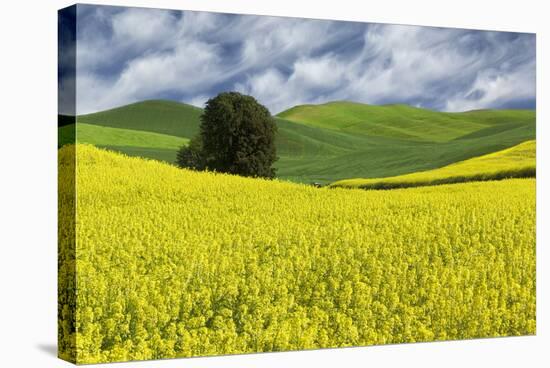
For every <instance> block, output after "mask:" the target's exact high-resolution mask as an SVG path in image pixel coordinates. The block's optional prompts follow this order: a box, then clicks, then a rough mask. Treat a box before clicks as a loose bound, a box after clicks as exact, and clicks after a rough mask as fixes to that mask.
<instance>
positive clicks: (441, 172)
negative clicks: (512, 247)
mask: <svg viewBox="0 0 550 368" xmlns="http://www.w3.org/2000/svg"><path fill="white" fill-rule="evenodd" d="M535 175H536V142H535V141H527V142H523V143H520V144H518V145H517V146H514V147H511V148H508V149H505V150H502V151H498V152H493V153H490V154H487V155H482V156H478V157H474V158H472V159H469V160H465V161H460V162H456V163H454V164H451V165H448V166H445V167H442V168H439V169H434V170H428V171H422V172H415V173H412V174H407V175H400V176H395V177H389V178H381V179H346V180H341V181H337V182H335V183H333V184H331V185H330V187H332V188H358V189H391V188H408V187H419V186H427V185H439V184H449V183H461V182H470V181H486V180H500V179H507V178H525V177H534V176H535Z"/></svg>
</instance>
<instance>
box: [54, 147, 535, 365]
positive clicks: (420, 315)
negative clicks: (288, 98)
mask: <svg viewBox="0 0 550 368" xmlns="http://www.w3.org/2000/svg"><path fill="white" fill-rule="evenodd" d="M76 151H77V168H76V171H77V179H76V185H77V193H78V195H77V200H76V205H77V206H76V208H77V209H76V211H77V221H76V237H77V239H76V242H77V247H76V255H75V257H76V270H77V274H76V279H75V281H76V289H77V294H76V300H75V301H72V300H73V299H74V298H73V299H72V298H71V294H70V293H71V292H72V289H71V288H72V285H73V283H72V281H71V280H70V277H73V276H74V275H72V276H71V273H70V270H71V269H72V267H73V266H74V261H72V260H71V259H72V258H73V257H72V256H71V254H72V252H71V244H72V241H71V239H70V236H71V232H70V231H68V232H60V252H61V254H60V259H61V263H60V278H61V279H60V284H62V285H67V287H66V288H61V289H60V298H59V300H60V305H59V308H60V330H59V333H60V345H59V349H60V354H61V355H65V356H70V355H71V352H70V348H71V346H74V345H76V347H77V352H76V356H75V357H74V360H76V362H78V363H99V362H107V361H122V360H141V359H156V358H171V357H184V356H185V357H187V356H198V355H214V354H234V353H246V352H262V351H280V350H294V349H312V348H326V347H342V346H354V345H371V344H388V343H404V342H415V341H433V340H444V339H465V338H474V337H489V336H509V335H524V334H534V333H535V325H536V323H535V320H536V316H535V309H536V308H535V306H536V305H535V286H536V285H535V180H533V179H510V180H503V181H498V182H476V183H466V184H454V185H442V186H437V187H423V188H413V189H396V190H391V191H357V190H345V189H317V188H313V187H309V186H305V185H299V184H293V183H288V182H279V181H267V180H260V179H249V178H241V177H236V176H230V175H221V174H214V173H197V172H193V171H187V170H181V169H178V168H175V167H172V166H169V165H167V164H163V163H160V162H156V161H147V160H144V159H140V158H130V157H126V156H123V155H121V154H116V153H112V152H108V151H104V150H101V149H98V148H94V147H93V146H88V145H78V146H77V147H76ZM73 152H74V148H72V147H71V146H65V147H63V148H62V149H60V152H59V154H60V165H61V166H60V173H61V185H60V190H61V192H60V198H66V197H67V196H69V197H70V192H71V188H72V184H71V181H70V175H71V174H70V164H69V163H70V159H69V156H70V155H71V154H72V153H73ZM64 165H65V167H64ZM64 175H66V176H67V177H65V178H63V176H64ZM64 179H66V180H64ZM63 183H67V184H63ZM66 202H67V203H70V201H66ZM71 213H72V212H71V210H70V208H63V206H62V207H61V208H60V221H61V222H62V223H70V221H71V220H70V218H69V216H70V214H71ZM70 303H76V315H75V316H74V317H73V316H72V314H71V313H70V310H71V309H70V308H71V307H74V305H68V304H70ZM73 318H74V320H73Z"/></svg>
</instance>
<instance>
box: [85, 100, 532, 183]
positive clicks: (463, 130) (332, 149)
mask: <svg viewBox="0 0 550 368" xmlns="http://www.w3.org/2000/svg"><path fill="white" fill-rule="evenodd" d="M200 113H201V109H199V108H196V107H193V106H189V105H186V104H181V103H177V102H171V101H159V100H155V101H144V102H140V103H136V104H132V105H128V106H123V107H120V108H116V109H112V110H108V111H103V112H99V113H95V114H90V115H83V116H79V117H78V122H79V123H86V124H90V125H99V126H106V127H112V128H119V129H132V130H139V131H143V132H154V133H160V134H165V135H175V136H176V137H178V138H183V137H185V138H191V137H193V136H194V135H195V134H196V133H197V132H198V130H199V124H200V121H199V116H200ZM288 119H293V120H294V121H289V120H288ZM276 120H277V125H278V127H279V133H278V137H277V152H278V156H279V157H280V159H279V161H277V162H276V167H277V168H278V176H279V177H280V178H282V179H287V180H292V181H297V182H305V183H310V182H313V181H316V182H321V183H330V182H334V181H337V180H341V179H347V178H354V177H362V178H376V177H388V176H396V175H402V174H406V173H411V172H415V171H422V170H429V169H434V168H438V167H442V166H445V165H448V164H451V163H453V162H456V161H462V160H465V159H468V158H472V157H475V156H479V155H483V154H487V153H490V152H494V151H498V150H502V149H505V148H508V147H511V146H513V145H516V144H518V143H521V142H523V141H526V140H529V139H534V138H535V115H534V112H532V111H521V110H517V111H472V112H467V113H439V112H434V111H430V110H424V109H417V108H413V107H410V106H404V105H391V106H390V105H388V106H369V105H363V104H356V103H349V102H333V103H328V104H324V105H315V106H313V105H304V106H297V107H294V108H292V109H290V110H287V111H285V112H283V113H281V114H279V115H278V117H276ZM96 144H97V145H99V146H101V147H109V148H113V149H115V150H119V151H122V152H124V153H127V154H130V155H136V156H144V157H148V158H155V159H160V160H164V161H168V162H173V161H174V158H175V156H176V148H173V147H172V146H165V147H149V146H141V145H110V144H106V143H105V142H102V141H101V140H99V141H97V140H96Z"/></svg>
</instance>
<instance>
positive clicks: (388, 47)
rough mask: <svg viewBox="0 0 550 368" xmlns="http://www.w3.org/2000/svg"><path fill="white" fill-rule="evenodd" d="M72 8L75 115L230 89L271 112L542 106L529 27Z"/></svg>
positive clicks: (193, 100)
mask: <svg viewBox="0 0 550 368" xmlns="http://www.w3.org/2000/svg"><path fill="white" fill-rule="evenodd" d="M77 15H78V18H77V19H78V22H77V28H76V29H77V36H76V37H77V51H76V59H77V78H76V79H77V96H78V100H77V113H78V114H83V113H89V112H94V111H99V110H104V109H107V108H111V107H115V106H120V105H124V104H128V103H132V102H136V101H140V100H145V99H159V98H162V99H171V100H175V101H181V102H186V103H190V104H193V105H196V106H203V104H204V103H205V102H206V100H208V99H209V98H210V97H213V96H215V95H216V94H217V93H219V92H222V91H229V90H236V91H239V92H242V93H245V94H250V95H253V96H254V97H255V98H256V99H258V100H259V101H260V102H261V103H263V104H264V105H266V106H267V107H268V108H269V109H270V111H271V112H272V113H273V114H276V113H278V112H280V111H283V110H285V109H287V108H290V107H292V106H294V105H298V104H305V103H323V102H327V101H334V100H350V101H357V102H364V103H369V104H387V103H406V104H410V105H415V106H420V107H425V108H430V109H435V110H441V111H464V110H471V109H479V108H535V36H534V35H533V34H525V33H510V32H487V31H471V30H461V29H446V28H433V27H416V26H403V25H384V24H373V23H356V22H341V21H326V20H310V19H299V18H284V17H266V16H254V15H230V14H217V13H207V12H191V11H183V12H181V11H167V10H154V9H141V8H121V7H106V6H93V5H79V6H78V10H77ZM65 79H66V78H61V80H60V83H61V87H62V88H63V87H66V86H68V85H70V83H71V81H70V80H68V79H67V80H65ZM61 109H63V108H62V107H61Z"/></svg>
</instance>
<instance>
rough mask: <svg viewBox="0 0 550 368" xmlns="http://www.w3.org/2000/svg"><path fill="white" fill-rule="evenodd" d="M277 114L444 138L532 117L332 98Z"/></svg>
mask: <svg viewBox="0 0 550 368" xmlns="http://www.w3.org/2000/svg"><path fill="white" fill-rule="evenodd" d="M277 116H278V117H280V118H283V119H286V120H289V121H293V122H297V123H302V124H307V125H310V126H315V127H321V128H326V129H333V130H339V131H345V132H349V133H354V134H362V135H368V136H381V137H388V138H398V139H407V140H418V141H424V142H446V141H449V140H451V139H456V138H460V137H462V136H465V135H468V134H471V133H474V132H477V131H480V130H483V129H486V128H487V127H489V126H493V125H499V124H504V123H517V124H526V123H527V124H528V123H529V122H532V121H533V117H534V112H533V111H529V110H508V111H506V110H505V111H492V110H478V111H473V112H466V113H442V112H437V111H432V110H427V109H421V108H416V107H412V106H408V105H382V106H376V105H367V104H361V103H356V102H348V101H336V102H329V103H326V104H322V105H300V106H295V107H293V108H291V109H289V110H286V111H283V112H281V113H280V114H278V115H277Z"/></svg>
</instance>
